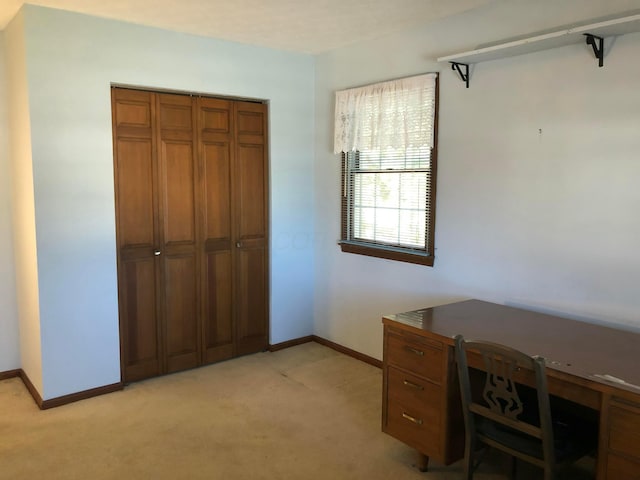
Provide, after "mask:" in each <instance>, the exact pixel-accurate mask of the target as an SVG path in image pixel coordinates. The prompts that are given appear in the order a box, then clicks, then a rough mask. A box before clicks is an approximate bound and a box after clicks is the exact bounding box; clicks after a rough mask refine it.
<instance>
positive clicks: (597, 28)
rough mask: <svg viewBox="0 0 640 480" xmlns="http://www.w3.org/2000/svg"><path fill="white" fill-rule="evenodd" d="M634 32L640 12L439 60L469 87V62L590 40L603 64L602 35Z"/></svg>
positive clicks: (639, 18)
mask: <svg viewBox="0 0 640 480" xmlns="http://www.w3.org/2000/svg"><path fill="white" fill-rule="evenodd" d="M633 32H640V13H637V12H636V13H633V14H630V15H626V16H624V17H617V18H612V19H607V20H599V21H595V22H591V23H587V24H582V25H574V26H567V27H562V28H559V29H557V30H554V31H549V32H545V33H540V34H536V35H532V36H528V37H525V38H518V39H514V40H508V41H504V42H500V43H497V44H494V45H489V46H485V47H481V48H477V49H475V50H469V51H466V52H462V53H456V54H454V55H447V56H444V57H440V58H438V61H439V62H450V63H451V64H452V68H453V69H455V70H457V72H458V74H459V75H460V78H461V79H462V80H463V81H464V82H466V84H467V88H468V87H469V67H468V66H469V64H472V63H478V62H486V61H489V60H497V59H499V58H506V57H512V56H516V55H524V54H527V53H533V52H538V51H540V50H548V49H551V48H557V47H562V46H566V45H572V44H575V43H580V42H583V41H586V42H587V44H588V45H591V46H592V47H593V51H594V54H595V55H596V57H597V58H598V59H599V64H600V66H602V65H603V55H604V52H603V42H602V38H605V37H611V36H615V35H624V34H626V33H633Z"/></svg>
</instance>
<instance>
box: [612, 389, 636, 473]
mask: <svg viewBox="0 0 640 480" xmlns="http://www.w3.org/2000/svg"><path fill="white" fill-rule="evenodd" d="M609 422H610V424H609V425H610V426H609V448H610V449H611V450H613V451H615V452H618V453H623V454H626V455H630V456H631V457H634V458H635V459H637V461H638V462H639V463H640V406H639V407H635V406H631V405H627V404H624V403H618V402H615V401H613V402H611V407H610V409H609Z"/></svg>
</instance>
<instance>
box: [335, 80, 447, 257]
mask: <svg viewBox="0 0 640 480" xmlns="http://www.w3.org/2000/svg"><path fill="white" fill-rule="evenodd" d="M437 90H438V89H437V74H428V75H421V76H419V77H412V78H410V79H401V80H397V81H393V82H384V83H383V84H376V85H370V86H367V87H362V88H359V89H351V90H343V91H342V92H338V93H337V95H336V135H335V141H336V148H335V150H336V153H338V152H341V153H342V189H341V195H342V234H341V237H342V238H341V242H340V245H341V248H342V251H344V252H350V253H358V254H363V255H370V256H375V257H381V258H387V259H393V260H399V261H405V262H411V263H419V264H423V265H430V266H432V265H433V260H434V242H433V237H434V226H435V180H436V143H437V142H436V141H435V140H436V132H437Z"/></svg>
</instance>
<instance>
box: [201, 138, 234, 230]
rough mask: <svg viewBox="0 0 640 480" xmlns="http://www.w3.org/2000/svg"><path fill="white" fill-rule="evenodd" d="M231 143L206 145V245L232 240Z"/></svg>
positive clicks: (204, 147) (204, 149)
mask: <svg viewBox="0 0 640 480" xmlns="http://www.w3.org/2000/svg"><path fill="white" fill-rule="evenodd" d="M229 149H230V146H229V144H228V143H224V142H219V143H205V144H204V145H203V157H204V158H203V160H204V175H203V177H204V190H205V205H204V207H205V208H204V212H205V235H206V237H205V241H212V240H223V239H224V240H230V239H231V213H230V212H231V190H230V188H231V186H230V180H231V176H230V174H231V168H230V158H231V155H230V152H229Z"/></svg>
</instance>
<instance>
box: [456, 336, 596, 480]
mask: <svg viewBox="0 0 640 480" xmlns="http://www.w3.org/2000/svg"><path fill="white" fill-rule="evenodd" d="M455 349H456V361H457V363H458V374H459V378H460V390H461V395H462V410H463V414H464V421H465V428H466V439H465V456H464V478H465V479H467V480H471V479H472V478H473V472H474V470H475V468H476V467H477V465H478V463H480V462H479V459H478V456H479V455H478V453H479V452H478V447H479V446H480V444H484V445H485V446H488V447H493V448H496V449H499V450H501V451H503V452H506V453H507V454H509V455H510V456H511V457H512V469H511V478H515V474H516V461H517V459H521V460H524V461H526V462H529V463H532V464H534V465H537V466H539V467H540V468H542V469H543V470H544V480H552V479H554V478H556V477H555V476H554V475H555V473H556V471H557V470H558V469H559V468H561V467H564V466H566V465H567V464H569V463H572V462H574V461H576V460H578V459H579V458H582V457H583V456H585V455H587V454H589V453H592V452H594V451H595V449H596V445H597V424H594V423H595V422H594V423H591V422H585V421H584V420H582V419H576V418H570V416H569V415H566V414H565V413H564V412H563V413H562V414H560V413H558V415H556V414H555V412H554V413H553V414H552V411H551V406H550V404H551V402H550V398H549V393H548V389H547V377H546V373H545V360H544V358H542V357H530V356H528V355H526V354H524V353H522V352H520V351H518V350H514V349H512V348H509V347H506V346H503V345H498V344H495V343H491V342H483V341H466V340H465V339H464V338H463V337H462V335H458V336H457V337H456V338H455ZM469 350H471V351H473V352H475V353H479V354H480V355H481V356H482V359H483V361H484V368H483V371H484V372H486V375H484V377H485V379H484V385H482V379H481V376H480V377H479V376H478V374H479V373H480V371H478V370H475V371H474V374H476V375H475V376H473V378H472V376H471V375H470V369H469V366H468V356H467V355H468V351H469ZM522 369H527V370H531V371H533V373H534V376H535V383H536V386H535V391H533V390H531V389H530V388H528V387H524V386H522V385H520V384H516V382H515V381H514V373H515V372H518V371H520V370H522ZM520 373H524V372H520ZM479 378H480V381H479V382H478V381H477V380H478V379H479ZM472 380H476V381H475V382H473V383H472ZM519 391H521V392H522V394H521V395H519ZM527 393H529V394H530V395H529V398H527V396H526V394H527ZM576 420H577V421H576Z"/></svg>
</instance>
